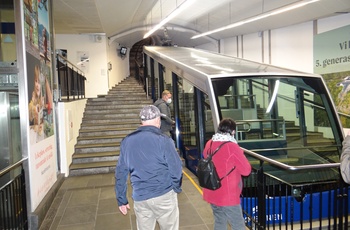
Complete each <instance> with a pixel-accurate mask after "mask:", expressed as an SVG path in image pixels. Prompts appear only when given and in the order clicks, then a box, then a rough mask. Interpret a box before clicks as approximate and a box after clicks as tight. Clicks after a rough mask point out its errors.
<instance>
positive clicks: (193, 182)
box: [182, 170, 203, 195]
mask: <svg viewBox="0 0 350 230" xmlns="http://www.w3.org/2000/svg"><path fill="white" fill-rule="evenodd" d="M182 172H183V174H185V176H186V177H187V178H188V179H189V180H190V181H191V182H192V184H193V185H194V187H195V188H196V189H197V190H198V192H199V193H200V194H201V195H203V191H202V189H201V188H200V187H199V186H198V185H197V183H196V182H195V181H194V180H193V179H192V178H191V177H190V176H189V175H188V174H187V173H186V172H185V171H183V170H182Z"/></svg>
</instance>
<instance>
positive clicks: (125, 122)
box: [80, 119, 140, 127]
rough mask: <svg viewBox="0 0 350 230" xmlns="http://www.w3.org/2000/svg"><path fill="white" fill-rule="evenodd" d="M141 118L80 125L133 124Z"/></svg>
mask: <svg viewBox="0 0 350 230" xmlns="http://www.w3.org/2000/svg"><path fill="white" fill-rule="evenodd" d="M139 120H140V119H137V120H136V119H134V120H130V121H115V122H108V123H95V122H93V123H86V122H85V123H82V124H81V126H80V127H85V126H89V127H91V126H104V125H133V124H135V121H137V122H139Z"/></svg>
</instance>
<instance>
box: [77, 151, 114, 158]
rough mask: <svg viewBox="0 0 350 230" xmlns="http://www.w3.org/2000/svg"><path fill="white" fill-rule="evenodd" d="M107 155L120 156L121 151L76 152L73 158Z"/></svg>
mask: <svg viewBox="0 0 350 230" xmlns="http://www.w3.org/2000/svg"><path fill="white" fill-rule="evenodd" d="M105 156H119V151H107V152H94V153H79V154H74V155H73V157H72V158H73V159H78V158H91V157H105Z"/></svg>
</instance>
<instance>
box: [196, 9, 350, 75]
mask: <svg viewBox="0 0 350 230" xmlns="http://www.w3.org/2000/svg"><path fill="white" fill-rule="evenodd" d="M346 25H350V14H344V15H340V16H334V17H329V18H325V19H321V20H318V21H317V22H316V25H315V28H314V22H312V21H310V22H306V23H301V24H297V25H293V26H289V27H284V28H280V29H275V30H271V31H263V32H262V33H257V32H256V33H252V34H246V35H242V36H238V37H230V38H225V39H222V40H221V41H220V50H221V53H224V54H227V55H231V56H234V57H242V58H245V59H249V60H253V61H259V62H264V63H268V64H272V65H277V66H282V67H286V68H290V69H295V70H300V71H305V72H310V73H312V72H313V37H314V31H317V33H323V32H326V31H329V30H333V29H337V28H340V27H343V26H346ZM269 32H270V33H269ZM261 36H264V39H263V41H262V40H261V39H262V37H261ZM262 43H263V44H262ZM196 48H200V49H205V50H209V51H215V48H214V47H213V44H212V43H208V44H203V45H201V46H198V47H196Z"/></svg>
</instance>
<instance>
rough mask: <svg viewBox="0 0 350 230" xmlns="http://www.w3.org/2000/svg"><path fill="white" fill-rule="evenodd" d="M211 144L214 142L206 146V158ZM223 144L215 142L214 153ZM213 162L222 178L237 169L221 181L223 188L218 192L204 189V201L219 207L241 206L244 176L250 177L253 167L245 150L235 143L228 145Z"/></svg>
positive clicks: (224, 146) (215, 156)
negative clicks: (244, 152)
mask: <svg viewBox="0 0 350 230" xmlns="http://www.w3.org/2000/svg"><path fill="white" fill-rule="evenodd" d="M211 142H212V140H209V141H208V142H207V144H206V145H205V148H204V152H203V156H204V157H207V151H208V149H209V148H210V143H211ZM222 143H223V142H221V141H213V143H212V146H211V150H212V152H213V151H214V150H215V149H216V148H217V147H219V145H220V144H222ZM213 162H214V164H215V167H216V170H217V172H218V175H219V177H220V178H221V177H223V176H225V175H226V173H227V172H229V171H230V170H231V169H232V168H233V167H234V166H236V168H235V170H233V171H232V172H231V173H230V174H229V175H228V176H226V177H225V178H224V179H223V180H222V181H221V188H219V189H217V190H209V189H205V188H203V199H204V200H205V201H207V202H208V203H211V204H214V205H217V206H233V205H239V204H240V195H241V192H242V189H243V181H242V176H248V175H249V174H250V172H251V165H250V163H249V161H248V160H247V158H246V157H245V155H244V154H243V150H242V149H241V148H240V147H239V145H238V144H236V143H234V142H231V143H227V144H225V145H223V146H222V147H221V149H220V150H219V151H218V152H217V153H216V154H215V155H214V157H213Z"/></svg>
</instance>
